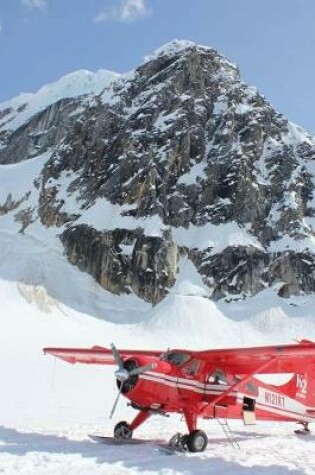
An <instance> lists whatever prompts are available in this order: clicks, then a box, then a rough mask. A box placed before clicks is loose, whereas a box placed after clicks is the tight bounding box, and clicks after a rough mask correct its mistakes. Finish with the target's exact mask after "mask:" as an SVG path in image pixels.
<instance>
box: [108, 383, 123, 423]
mask: <svg viewBox="0 0 315 475" xmlns="http://www.w3.org/2000/svg"><path fill="white" fill-rule="evenodd" d="M123 385H124V383H121V385H120V388H119V391H118V394H117V397H116V399H115V402H114V405H113V407H112V410H111V411H110V414H109V418H110V419H111V418H112V417H113V415H114V412H115V410H116V407H117V404H118V401H119V398H120V395H121V392H122V389H123Z"/></svg>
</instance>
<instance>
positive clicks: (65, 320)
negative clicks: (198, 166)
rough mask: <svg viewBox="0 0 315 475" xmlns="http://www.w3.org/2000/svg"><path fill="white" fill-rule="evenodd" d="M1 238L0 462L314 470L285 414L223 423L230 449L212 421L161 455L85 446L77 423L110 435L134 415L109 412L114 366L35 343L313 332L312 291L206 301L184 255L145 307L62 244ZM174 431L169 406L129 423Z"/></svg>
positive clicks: (183, 341)
mask: <svg viewBox="0 0 315 475" xmlns="http://www.w3.org/2000/svg"><path fill="white" fill-rule="evenodd" d="M0 240H1V245H2V255H3V258H2V260H1V263H0V300H1V316H0V354H1V358H0V374H1V382H2V384H1V392H0V405H1V425H0V469H1V470H2V473H4V474H5V475H22V474H23V475H24V474H25V475H26V474H27V473H30V472H31V473H34V474H36V475H44V474H50V473H51V474H55V473H56V474H57V473H58V475H59V474H61V475H62V474H66V473H68V472H69V470H71V471H75V472H76V473H79V474H82V475H85V474H87V473H88V474H89V475H94V474H100V473H106V474H108V475H114V474H115V475H117V474H130V475H135V474H146V475H147V474H148V473H150V475H153V474H161V475H164V474H168V475H175V474H176V475H179V474H185V475H187V474H191V475H195V474H198V475H199V474H207V475H208V473H216V474H221V473H222V474H223V473H224V474H226V473H231V474H232V473H233V474H235V473H236V474H243V473H244V474H246V473H247V471H248V470H250V469H251V470H255V473H258V474H265V473H277V474H288V475H289V473H290V474H291V473H296V474H300V475H302V474H312V473H314V470H313V465H312V453H313V451H314V448H315V441H314V439H309V440H308V441H305V440H297V439H296V437H294V436H293V435H292V430H293V428H294V427H293V425H292V424H287V425H286V424H284V425H282V426H281V425H279V424H260V425H258V426H257V427H255V428H254V429H244V427H243V426H242V424H241V422H238V423H236V422H235V423H232V427H233V430H234V431H235V435H236V437H237V440H238V442H239V443H240V446H241V451H239V450H236V449H234V448H232V447H231V446H230V445H229V444H228V442H227V441H226V439H225V438H224V435H223V433H222V432H221V429H220V427H219V426H218V425H217V424H216V422H210V423H209V422H208V423H201V426H202V427H203V428H205V429H206V430H207V432H208V434H209V437H210V445H209V450H207V451H206V452H205V453H204V454H202V455H201V456H194V455H189V456H187V458H181V457H174V458H169V457H168V456H164V455H161V454H159V453H157V452H156V450H155V448H154V447H140V448H137V449H136V450H134V448H121V447H118V448H105V447H103V446H98V445H93V444H92V442H90V441H89V439H88V437H87V434H89V433H99V434H106V435H110V434H111V432H112V429H113V425H114V423H116V422H117V421H118V420H120V419H121V418H122V419H124V418H127V419H131V418H132V417H133V411H132V410H131V409H129V408H127V407H126V405H125V402H122V401H121V402H120V405H119V407H118V409H117V411H116V414H115V418H114V420H113V421H111V420H109V419H108V415H109V412H110V408H111V405H112V403H113V400H114V397H115V395H116V384H115V381H114V378H113V374H112V373H113V368H112V367H102V366H99V367H97V366H95V367H93V366H89V367H85V366H83V365H81V366H80V365H79V366H72V365H68V364H66V363H63V362H60V361H59V362H58V361H54V360H53V359H52V358H50V357H47V356H45V357H44V355H43V354H42V348H43V347H44V346H51V345H52V346H54V345H56V346H60V345H65V346H83V347H89V346H92V345H94V344H100V345H104V346H108V345H109V344H110V342H112V341H114V342H115V343H116V345H117V346H120V347H129V348H152V347H154V348H157V349H166V348H167V347H172V346H175V347H190V348H211V347H224V346H239V345H242V346H243V345H256V344H263V343H271V342H275V343H276V342H277V343H279V342H287V341H291V340H292V339H294V338H297V337H302V336H307V337H309V338H313V339H315V329H314V325H313V323H312V318H313V309H314V307H315V299H314V298H313V297H295V298H294V299H293V298H292V299H290V300H287V301H285V303H284V302H283V300H282V299H281V298H280V297H278V296H277V295H276V294H275V293H272V292H271V291H269V290H267V291H266V292H265V295H264V296H263V297H262V296H261V295H259V296H256V297H254V298H252V299H251V303H250V304H249V303H248V301H246V302H243V303H234V305H233V307H231V306H229V305H228V304H226V303H221V304H220V303H214V302H211V301H210V300H208V298H207V297H206V295H207V291H208V289H207V288H206V287H205V286H204V285H203V283H202V281H201V279H200V276H199V275H198V273H197V272H196V270H195V269H194V268H193V266H192V265H191V263H190V262H189V261H187V260H183V261H182V262H181V264H180V273H179V279H178V281H177V284H176V286H175V288H174V289H173V291H172V293H170V294H169V296H168V297H167V298H166V299H164V301H163V302H161V303H160V304H159V305H157V306H156V307H151V305H149V304H146V303H144V302H143V301H142V300H140V299H138V298H136V297H135V296H133V295H127V296H113V295H112V294H110V293H109V292H106V291H105V290H104V289H102V288H101V287H100V286H99V285H98V284H96V283H95V282H94V281H93V279H92V278H91V277H90V276H88V275H86V274H84V273H82V272H80V271H78V270H77V269H76V268H74V267H72V266H71V265H70V264H69V263H68V262H67V260H66V259H65V257H64V256H62V254H61V252H60V250H58V249H52V248H51V247H47V246H46V245H45V243H43V242H39V241H38V240H36V239H35V238H31V237H27V236H14V235H9V234H8V233H7V234H1V235H0ZM30 270H31V272H30ZM30 281H32V283H30ZM26 282H28V283H26ZM38 282H40V284H37V283H38ZM43 283H44V285H43ZM132 322H133V323H132ZM176 430H178V431H182V430H184V428H183V422H182V421H181V420H180V418H179V417H177V416H172V417H171V418H170V419H169V420H168V419H165V418H159V417H156V418H153V419H152V421H149V422H148V423H147V424H146V425H144V426H143V428H141V429H139V431H138V434H139V435H140V436H143V437H147V438H169V437H170V436H171V435H172V434H173V433H174V431H176ZM275 447H276V449H275ZM267 454H268V455H267ZM209 470H210V472H209ZM266 470H268V471H266ZM291 470H293V471H292V472H291Z"/></svg>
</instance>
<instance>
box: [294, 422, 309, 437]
mask: <svg viewBox="0 0 315 475" xmlns="http://www.w3.org/2000/svg"><path fill="white" fill-rule="evenodd" d="M298 424H301V426H302V427H301V429H297V430H295V431H294V432H295V433H296V434H299V435H308V434H310V433H311V431H310V429H309V427H308V422H298Z"/></svg>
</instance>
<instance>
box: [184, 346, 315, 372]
mask: <svg viewBox="0 0 315 475" xmlns="http://www.w3.org/2000/svg"><path fill="white" fill-rule="evenodd" d="M189 353H190V355H191V356H192V357H194V358H197V359H200V360H202V361H205V362H208V363H211V364H213V365H215V366H217V367H219V368H223V369H224V370H225V371H227V372H230V373H233V374H249V373H252V374H258V373H273V374H275V373H303V372H304V371H305V369H306V367H307V366H309V365H311V364H314V365H315V343H314V342H312V341H308V340H301V341H300V342H299V344H293V345H277V346H263V347H253V348H228V349H222V350H221V349H219V350H206V351H195V352H191V351H190V352H189Z"/></svg>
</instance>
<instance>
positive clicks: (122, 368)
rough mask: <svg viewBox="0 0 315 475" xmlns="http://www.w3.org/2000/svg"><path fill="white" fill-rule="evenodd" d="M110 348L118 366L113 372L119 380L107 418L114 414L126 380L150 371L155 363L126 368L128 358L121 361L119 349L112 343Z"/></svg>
mask: <svg viewBox="0 0 315 475" xmlns="http://www.w3.org/2000/svg"><path fill="white" fill-rule="evenodd" d="M110 348H111V350H112V353H113V357H114V360H115V362H116V364H117V366H118V368H117V369H116V371H115V373H114V374H115V377H116V379H117V380H118V381H119V382H120V385H119V391H118V394H117V397H116V399H115V401H114V405H113V407H112V410H111V412H110V415H109V418H110V419H111V418H112V417H113V415H114V412H115V410H116V407H117V404H118V401H119V398H120V395H121V393H122V392H123V390H124V386H125V384H126V383H127V381H128V380H129V379H130V378H132V377H133V376H138V375H139V374H143V373H146V372H148V371H151V370H152V369H154V368H155V367H156V364H155V363H149V364H146V365H143V366H135V367H133V368H132V369H128V365H127V364H126V363H128V360H127V361H126V362H124V361H123V359H122V357H121V356H120V354H119V351H118V350H117V348H116V347H115V345H114V344H113V343H112V344H111V345H110Z"/></svg>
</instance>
